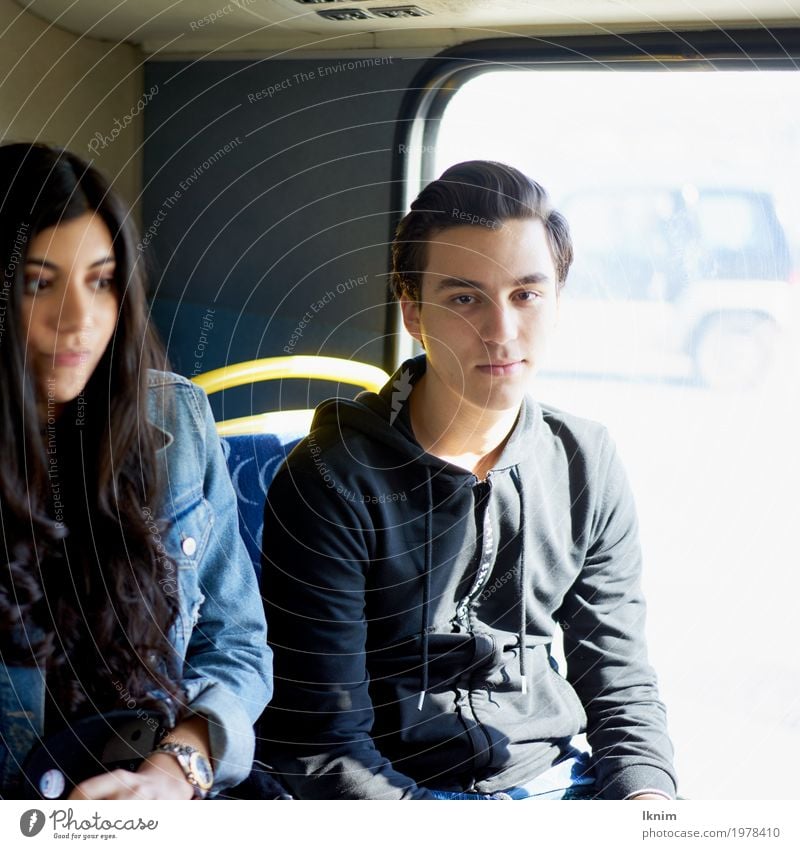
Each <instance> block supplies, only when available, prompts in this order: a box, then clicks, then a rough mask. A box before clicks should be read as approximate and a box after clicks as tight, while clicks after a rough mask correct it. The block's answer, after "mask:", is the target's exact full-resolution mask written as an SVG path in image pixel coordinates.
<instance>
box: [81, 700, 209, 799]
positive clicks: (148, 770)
mask: <svg viewBox="0 0 800 849" xmlns="http://www.w3.org/2000/svg"><path fill="white" fill-rule="evenodd" d="M162 742H164V743H181V744H188V745H190V746H192V747H193V748H195V749H198V750H199V751H201V752H202V753H203V754H204V755H206V757H208V753H209V742H208V720H207V719H206V718H205V717H203V716H192V717H191V718H189V719H186V720H184V721H183V722H181V723H180V724H178V725H177V726H176V727H175V728H174V729H173V730H172V732H171V733H170V734H168V735H167V736H166V737H165V738H164V740H163V741H162ZM193 796H194V788H193V787H192V785H191V784H189V781H188V780H187V778H186V774H185V773H184V771H183V770H182V769H181V765H180V764H179V763H178V761H177V759H176V758H175V757H174V756H173V755H167V754H164V753H163V752H151V753H150V754H149V755H148V756H147V757H146V758H145V760H144V761H143V762H142V765H141V766H140V767H139V769H138V770H137V771H136V772H128V770H126V769H115V770H113V772H104V773H102V774H101V775H95V776H94V778H87V779H86V781H82V782H81V783H80V784H78V785H77V786H76V787H75V789H74V790H73V791H72V793H70V795H69V798H70V799H191V798H192V797H193Z"/></svg>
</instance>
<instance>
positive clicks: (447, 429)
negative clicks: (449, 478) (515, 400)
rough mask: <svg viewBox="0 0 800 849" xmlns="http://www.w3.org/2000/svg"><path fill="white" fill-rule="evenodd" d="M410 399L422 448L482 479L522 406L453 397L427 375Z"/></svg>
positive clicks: (414, 424) (411, 415)
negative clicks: (491, 406) (492, 406)
mask: <svg viewBox="0 0 800 849" xmlns="http://www.w3.org/2000/svg"><path fill="white" fill-rule="evenodd" d="M434 395H435V397H433V396H434ZM409 400H410V404H411V406H410V410H409V412H410V418H411V427H412V429H413V431H414V436H415V437H416V440H417V442H419V444H420V445H421V446H422V448H423V449H424V450H425V451H426V452H427V453H428V454H432V455H433V456H434V457H439V458H440V459H441V460H445V461H447V462H448V463H453V464H454V465H456V466H461V468H463V469H469V470H470V471H471V472H472V473H473V474H475V475H476V476H477V477H478V478H479V479H481V480H483V479H484V478H485V477H486V475H487V474H488V472H490V471H491V470H492V468H494V465H495V463H496V462H497V460H498V459H499V457H500V455H501V454H502V453H503V448H504V447H505V444H506V440H507V439H508V437H509V435H510V433H511V431H512V430H513V429H514V424H515V423H516V420H517V417H518V415H519V409H516V410H487V409H485V408H475V407H471V406H470V405H468V404H466V403H465V402H464V401H463V399H460V398H457V397H453V398H450V397H449V396H448V395H447V394H446V392H445V394H443V393H442V391H441V390H440V391H436V389H435V387H433V386H432V384H431V382H430V381H429V380H428V379H427V375H423V376H422V377H421V378H420V379H419V381H418V382H417V383H416V384H415V386H414V389H413V390H412V392H411V397H410V399H409ZM448 402H449V403H448Z"/></svg>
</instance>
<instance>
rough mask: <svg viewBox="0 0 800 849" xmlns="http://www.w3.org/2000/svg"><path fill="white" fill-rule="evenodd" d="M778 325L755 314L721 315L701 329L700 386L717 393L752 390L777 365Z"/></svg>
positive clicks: (696, 357)
mask: <svg viewBox="0 0 800 849" xmlns="http://www.w3.org/2000/svg"><path fill="white" fill-rule="evenodd" d="M777 336H778V331H777V327H776V326H775V323H774V322H773V321H771V320H770V319H768V318H764V317H763V316H759V315H754V314H752V313H729V314H725V313H719V314H717V315H714V316H710V317H709V318H707V319H706V320H705V321H704V322H703V325H702V327H701V328H700V333H699V336H698V338H697V341H696V343H695V347H694V367H695V373H696V376H697V379H698V381H699V382H700V383H702V384H703V385H705V386H708V387H710V388H713V389H752V388H754V387H757V386H760V385H761V384H762V383H764V382H765V381H766V379H767V377H768V375H769V373H770V371H771V369H772V367H773V365H774V362H775V352H776V346H777Z"/></svg>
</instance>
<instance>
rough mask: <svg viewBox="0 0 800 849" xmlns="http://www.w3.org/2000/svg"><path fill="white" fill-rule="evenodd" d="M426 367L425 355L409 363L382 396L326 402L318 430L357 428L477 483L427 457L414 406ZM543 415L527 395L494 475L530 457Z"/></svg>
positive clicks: (317, 417)
mask: <svg viewBox="0 0 800 849" xmlns="http://www.w3.org/2000/svg"><path fill="white" fill-rule="evenodd" d="M426 368H427V358H426V356H425V354H420V355H419V356H417V357H413V358H412V359H410V360H406V361H405V362H404V363H403V364H402V365H401V366H400V367H399V368H398V369H397V371H396V372H395V373H394V374H393V375H392V377H391V378H390V379H389V381H388V382H387V383H386V385H385V386H384V387H383V388H382V389H381V391H380V392H379V393H376V392H362V393H360V394H359V395H358V396H357V397H356V398H355V399H354V400H352V401H351V400H348V399H343V398H331V399H329V400H327V401H324V402H323V403H322V404H320V406H319V407H317V410H316V413H315V414H314V420H313V422H312V425H311V429H312V431H313V430H315V429H317V428H322V427H331V426H332V427H336V428H338V429H340V430H341V431H342V432H343V433H345V434H346V431H347V430H348V429H353V430H355V431H358V432H359V433H363V434H365V435H367V436H368V437H369V438H370V439H373V440H375V441H377V442H380V443H382V444H384V445H385V446H386V447H387V448H389V449H390V450H391V451H392V452H396V453H397V454H399V455H400V456H401V457H404V458H406V459H407V460H413V462H414V463H415V464H417V465H419V466H420V467H425V468H427V469H428V470H430V472H431V473H433V474H434V476H437V477H438V476H439V475H444V476H447V477H454V478H463V479H464V482H467V481H475V480H476V478H475V475H473V474H472V472H470V471H468V470H467V469H463V468H461V467H460V466H456V465H453V464H452V463H448V462H446V461H445V460H442V459H440V458H439V457H435V456H434V455H432V454H428V453H427V452H425V451H424V450H423V449H422V447H421V446H420V444H419V442H417V440H416V437H415V436H414V432H413V430H412V428H411V421H410V417H409V406H408V404H409V399H410V397H411V392H412V390H413V388H414V385H415V384H416V383H417V381H418V380H419V379H420V378H421V377H422V375H423V374H425V370H426ZM537 412H538V411H537V405H536V403H535V402H534V401H533V400H532V399H531V398H529V397H527V396H526V397H525V399H524V400H523V403H522V405H521V407H520V412H519V415H518V417H517V421H516V423H515V425H514V428H513V429H512V431H511V434H510V435H509V437H508V440H507V441H506V444H505V447H504V448H503V452H502V454H501V455H500V457H499V458H498V460H497V462H496V463H495V465H494V469H493V471H501V470H505V469H510V468H511V467H513V466H517V465H519V463H521V462H522V461H523V460H524V459H525V458H526V457H529V456H530V452H531V449H532V446H533V440H534V422H535V421H536V418H537ZM345 438H346V437H345Z"/></svg>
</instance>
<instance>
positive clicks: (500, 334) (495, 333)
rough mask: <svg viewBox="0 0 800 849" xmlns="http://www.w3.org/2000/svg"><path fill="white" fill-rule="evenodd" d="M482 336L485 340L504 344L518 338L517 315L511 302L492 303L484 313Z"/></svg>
mask: <svg viewBox="0 0 800 849" xmlns="http://www.w3.org/2000/svg"><path fill="white" fill-rule="evenodd" d="M481 337H482V339H483V341H484V342H490V343H493V344H495V345H504V344H505V343H506V342H511V341H513V340H514V339H516V338H517V315H516V312H515V311H514V308H513V307H512V306H511V305H510V304H505V303H490V304H488V305H487V308H486V314H485V315H484V321H483V327H482V328H481Z"/></svg>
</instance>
